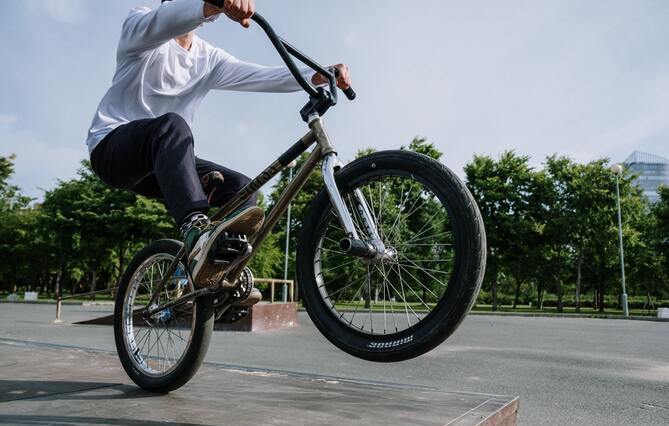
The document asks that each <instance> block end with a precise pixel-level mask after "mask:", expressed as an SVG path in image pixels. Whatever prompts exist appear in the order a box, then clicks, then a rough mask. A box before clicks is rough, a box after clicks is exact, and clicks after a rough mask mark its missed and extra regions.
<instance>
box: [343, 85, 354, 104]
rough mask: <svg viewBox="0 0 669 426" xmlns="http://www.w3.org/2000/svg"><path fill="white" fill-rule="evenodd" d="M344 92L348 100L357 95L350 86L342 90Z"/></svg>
mask: <svg viewBox="0 0 669 426" xmlns="http://www.w3.org/2000/svg"><path fill="white" fill-rule="evenodd" d="M344 94H345V95H346V97H347V98H348V100H349V101H352V100H354V99H355V97H356V96H357V95H356V94H355V91H354V90H353V88H352V87H349V88H348V89H346V90H344Z"/></svg>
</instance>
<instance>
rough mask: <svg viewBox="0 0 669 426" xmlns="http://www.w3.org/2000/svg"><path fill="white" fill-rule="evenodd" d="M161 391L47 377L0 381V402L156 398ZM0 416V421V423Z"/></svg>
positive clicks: (117, 384)
mask: <svg viewBox="0 0 669 426" xmlns="http://www.w3.org/2000/svg"><path fill="white" fill-rule="evenodd" d="M98 389H101V390H104V391H103V392H102V393H99V392H98V393H92V394H90V393H89V394H85V395H84V394H81V392H86V391H92V390H98ZM156 396H160V394H155V393H151V392H146V391H143V390H141V389H140V388H138V387H136V386H131V385H123V384H120V383H100V382H69V381H46V380H39V381H36V380H0V402H9V401H19V400H23V399H31V398H40V399H42V400H44V401H54V400H68V401H72V400H110V399H129V398H130V399H136V398H147V397H156ZM2 423H3V422H2V419H1V418H0V424H2Z"/></svg>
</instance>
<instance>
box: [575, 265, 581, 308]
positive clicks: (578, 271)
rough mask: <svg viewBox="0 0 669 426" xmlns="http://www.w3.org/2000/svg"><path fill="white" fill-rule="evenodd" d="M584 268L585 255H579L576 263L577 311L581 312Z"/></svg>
mask: <svg viewBox="0 0 669 426" xmlns="http://www.w3.org/2000/svg"><path fill="white" fill-rule="evenodd" d="M582 269H583V255H581V254H580V252H579V255H578V262H577V263H576V294H575V305H576V313H579V312H581V271H582Z"/></svg>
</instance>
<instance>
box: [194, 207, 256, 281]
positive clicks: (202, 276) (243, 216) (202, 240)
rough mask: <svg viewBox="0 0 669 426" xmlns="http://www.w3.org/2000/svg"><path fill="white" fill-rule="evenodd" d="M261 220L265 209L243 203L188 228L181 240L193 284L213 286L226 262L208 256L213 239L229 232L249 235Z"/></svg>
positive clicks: (220, 276)
mask: <svg viewBox="0 0 669 426" xmlns="http://www.w3.org/2000/svg"><path fill="white" fill-rule="evenodd" d="M264 220H265V213H264V212H263V210H262V209H261V208H259V207H247V208H244V209H240V210H237V211H236V212H234V213H232V214H231V215H230V216H229V217H227V218H226V219H224V220H223V221H221V222H216V223H212V224H209V225H208V226H205V227H197V226H194V227H193V228H191V229H190V230H189V231H188V233H187V234H186V239H185V242H184V244H185V245H186V250H187V253H188V267H189V268H190V271H191V275H192V277H193V282H194V284H195V286H196V287H216V286H218V284H219V283H220V281H221V279H222V275H223V273H224V272H225V269H226V267H227V266H228V264H227V263H219V262H213V261H211V260H210V259H209V258H208V257H209V256H208V254H209V252H210V251H211V249H212V247H214V246H215V244H216V242H217V240H219V239H220V238H221V237H224V236H225V235H226V234H228V233H230V232H232V233H237V234H243V235H245V236H252V235H253V234H255V233H256V232H258V230H260V227H261V226H262V224H263V222H264Z"/></svg>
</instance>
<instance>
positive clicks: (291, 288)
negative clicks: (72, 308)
mask: <svg viewBox="0 0 669 426" xmlns="http://www.w3.org/2000/svg"><path fill="white" fill-rule="evenodd" d="M254 282H255V284H268V285H269V287H270V303H274V300H275V297H274V293H275V289H276V284H287V285H288V300H289V301H290V302H294V301H295V297H296V294H295V290H296V289H295V281H293V280H279V279H272V278H256V279H254ZM117 289H118V287H111V288H106V289H104V290H97V291H89V292H88V293H77V294H72V295H69V296H59V297H57V298H56V322H62V320H61V312H62V310H63V307H62V305H63V300H68V299H78V298H80V297H86V296H94V295H96V294H105V293H113V292H114V291H116V290H117Z"/></svg>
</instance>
